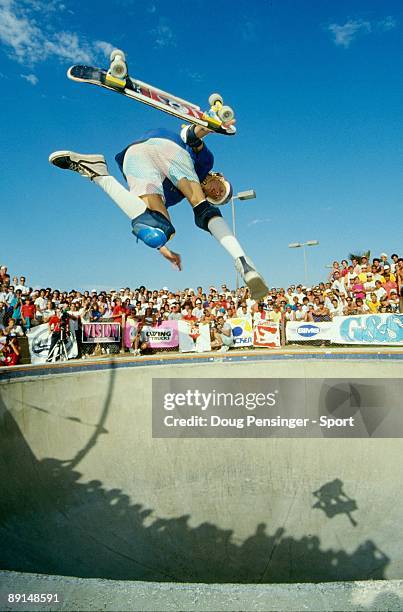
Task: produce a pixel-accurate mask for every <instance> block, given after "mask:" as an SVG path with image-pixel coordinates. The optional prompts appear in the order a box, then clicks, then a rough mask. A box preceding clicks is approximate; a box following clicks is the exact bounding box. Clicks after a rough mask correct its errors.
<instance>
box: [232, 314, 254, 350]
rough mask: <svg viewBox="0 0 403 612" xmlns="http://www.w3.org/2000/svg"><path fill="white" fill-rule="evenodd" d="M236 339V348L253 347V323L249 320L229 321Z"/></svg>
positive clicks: (236, 319) (237, 319)
mask: <svg viewBox="0 0 403 612" xmlns="http://www.w3.org/2000/svg"><path fill="white" fill-rule="evenodd" d="M228 323H229V324H230V325H231V329H232V335H233V337H234V347H235V348H239V347H241V346H253V328H252V321H251V320H250V319H248V318H235V319H228Z"/></svg>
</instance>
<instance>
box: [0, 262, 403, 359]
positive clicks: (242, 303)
mask: <svg viewBox="0 0 403 612" xmlns="http://www.w3.org/2000/svg"><path fill="white" fill-rule="evenodd" d="M398 312H403V258H402V257H399V256H398V255H397V254H396V253H393V254H392V255H391V256H390V258H388V256H387V255H386V254H385V253H381V255H380V256H379V257H374V258H373V259H372V260H368V258H367V257H365V256H362V257H360V258H352V259H351V260H350V261H347V260H346V259H344V260H342V261H341V262H338V261H334V262H333V264H332V268H331V270H330V273H329V275H328V278H327V279H326V280H325V281H323V282H320V283H318V284H317V285H315V286H312V287H305V286H304V285H302V284H298V285H290V286H289V287H287V288H282V287H279V288H272V289H271V290H270V291H269V292H268V294H267V296H266V297H265V298H264V299H262V300H261V301H260V302H259V303H256V302H255V301H254V300H253V299H252V298H251V296H250V294H249V290H248V288H245V287H242V288H241V289H238V290H230V289H229V288H228V287H227V286H226V285H222V286H221V287H220V288H217V287H209V289H208V291H204V289H203V287H196V288H195V289H192V288H186V289H183V290H176V291H170V290H169V289H168V287H163V288H161V289H149V288H147V287H145V286H144V285H142V286H140V287H138V288H135V289H131V288H130V287H126V288H122V289H118V290H116V289H111V290H109V291H99V292H98V291H96V290H95V289H93V290H92V291H77V290H74V289H72V290H71V291H60V290H58V289H52V288H50V287H47V288H32V287H29V286H28V285H27V284H26V277H25V276H20V277H16V276H14V277H13V278H12V279H11V278H10V275H9V274H8V270H7V266H5V265H3V266H1V268H0V363H1V365H14V364H17V363H18V362H19V359H20V345H19V342H18V338H19V337H21V336H24V335H25V336H26V335H29V334H30V332H31V330H32V328H33V327H35V326H37V325H40V324H43V323H47V324H48V325H49V328H50V330H51V331H52V335H53V336H54V340H56V339H57V337H58V333H60V321H62V320H63V317H66V316H68V321H69V329H70V332H71V333H76V334H77V335H78V332H79V329H80V327H81V325H82V324H83V323H89V322H96V321H114V322H118V323H121V322H122V318H123V317H125V319H128V318H132V319H134V320H135V321H136V322H137V323H138V324H139V328H141V326H144V325H156V324H159V323H161V322H162V321H164V320H168V321H169V320H179V319H183V320H186V321H190V322H194V323H195V324H196V323H198V322H199V323H210V324H211V325H210V328H211V343H212V348H215V349H221V350H227V349H228V348H229V347H230V346H231V345H232V335H231V331H230V326H229V325H228V323H227V320H228V319H231V318H234V317H244V318H245V317H246V318H248V319H250V321H251V323H252V324H255V323H259V322H262V321H270V322H281V321H283V322H284V323H287V322H288V321H312V322H318V321H330V320H331V319H332V318H333V317H334V316H343V315H346V316H347V315H361V314H371V313H372V314H373V313H398ZM139 343H140V345H141V337H140V336H138V338H136V342H135V343H134V346H133V350H134V351H135V352H139V351H140V350H141V346H140V345H139Z"/></svg>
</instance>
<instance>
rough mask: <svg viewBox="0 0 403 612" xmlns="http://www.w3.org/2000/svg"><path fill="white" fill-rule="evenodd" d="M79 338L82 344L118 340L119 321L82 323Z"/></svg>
mask: <svg viewBox="0 0 403 612" xmlns="http://www.w3.org/2000/svg"><path fill="white" fill-rule="evenodd" d="M81 340H82V342H83V343H84V344H98V343H104V342H120V323H84V325H83V327H82V337H81Z"/></svg>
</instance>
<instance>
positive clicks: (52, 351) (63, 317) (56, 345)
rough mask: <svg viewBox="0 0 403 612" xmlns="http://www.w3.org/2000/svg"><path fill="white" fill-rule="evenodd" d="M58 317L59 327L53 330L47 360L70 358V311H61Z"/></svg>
mask: <svg viewBox="0 0 403 612" xmlns="http://www.w3.org/2000/svg"><path fill="white" fill-rule="evenodd" d="M58 319H59V321H58V328H59V329H53V331H52V335H51V340H50V348H49V354H48V356H47V359H46V361H47V362H51V361H62V360H67V359H68V354H67V347H66V343H67V336H68V334H69V313H68V312H67V310H66V309H64V310H63V311H62V312H61V314H60V315H59V317H58Z"/></svg>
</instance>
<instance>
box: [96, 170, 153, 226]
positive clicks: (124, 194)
mask: <svg viewBox="0 0 403 612" xmlns="http://www.w3.org/2000/svg"><path fill="white" fill-rule="evenodd" d="M94 183H96V184H97V185H99V187H101V189H103V190H104V191H105V193H107V194H108V196H109V197H110V198H111V199H112V200H113V201H114V202H115V204H117V205H118V206H119V208H120V209H121V210H122V211H123V212H124V213H125V215H127V216H128V217H129V219H134V217H138V216H139V215H141V213H143V212H144V211H145V210H146V208H147V206H146V203H145V202H144V201H143V200H142V199H141V198H139V197H138V196H136V195H134V193H130V191H128V190H127V189H125V188H124V187H123V185H121V184H120V183H119V181H117V180H116V179H115V177H114V176H109V175H108V176H98V177H96V178H94Z"/></svg>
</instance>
